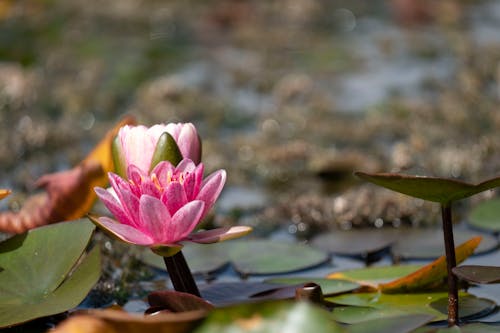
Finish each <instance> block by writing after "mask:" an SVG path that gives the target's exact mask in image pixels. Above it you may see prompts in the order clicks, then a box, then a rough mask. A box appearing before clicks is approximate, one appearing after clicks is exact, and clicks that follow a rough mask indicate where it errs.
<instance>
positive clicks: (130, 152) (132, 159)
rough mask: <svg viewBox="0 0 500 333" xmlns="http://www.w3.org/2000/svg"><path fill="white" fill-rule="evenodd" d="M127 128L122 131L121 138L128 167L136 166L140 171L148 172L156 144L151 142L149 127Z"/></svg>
mask: <svg viewBox="0 0 500 333" xmlns="http://www.w3.org/2000/svg"><path fill="white" fill-rule="evenodd" d="M126 127H127V128H126V129H124V130H123V131H120V133H119V136H120V141H121V144H122V147H123V152H124V154H125V160H126V162H127V165H130V164H134V165H136V166H137V167H138V168H139V169H141V170H143V171H145V172H147V171H148V170H149V166H150V164H151V158H152V157H153V152H154V149H155V147H156V142H153V140H151V138H150V135H149V133H148V128H147V127H145V126H126Z"/></svg>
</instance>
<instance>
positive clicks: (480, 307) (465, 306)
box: [327, 292, 496, 323]
mask: <svg viewBox="0 0 500 333" xmlns="http://www.w3.org/2000/svg"><path fill="white" fill-rule="evenodd" d="M327 300H328V301H329V302H332V303H335V304H338V305H341V306H339V307H335V308H334V310H333V316H334V318H335V320H338V321H340V322H344V323H357V322H363V321H365V320H368V319H373V318H381V317H390V316H396V315H404V314H426V315H430V316H433V320H434V321H441V320H446V318H447V304H448V294H447V293H445V292H436V293H415V294H382V293H379V292H375V293H359V294H345V295H340V296H335V297H328V298H327ZM342 305H344V307H343V306H342ZM345 306H349V307H345ZM350 307H352V308H350ZM459 307H460V317H461V318H462V319H464V318H470V317H473V316H474V317H475V316H480V315H486V314H488V313H491V311H493V310H494V309H495V307H496V304H495V303H494V302H492V301H490V300H487V299H484V298H478V297H475V296H472V295H470V294H467V293H465V292H461V293H460V295H459Z"/></svg>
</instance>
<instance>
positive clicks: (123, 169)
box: [111, 135, 127, 179]
mask: <svg viewBox="0 0 500 333" xmlns="http://www.w3.org/2000/svg"><path fill="white" fill-rule="evenodd" d="M111 156H112V157H113V166H114V172H115V173H116V174H117V175H118V176H120V177H122V178H125V179H126V178H127V166H126V162H125V155H124V153H123V151H122V145H121V143H120V138H119V137H118V135H117V136H115V138H114V139H113V141H112V143H111Z"/></svg>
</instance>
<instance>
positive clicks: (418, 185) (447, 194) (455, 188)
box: [355, 172, 500, 204]
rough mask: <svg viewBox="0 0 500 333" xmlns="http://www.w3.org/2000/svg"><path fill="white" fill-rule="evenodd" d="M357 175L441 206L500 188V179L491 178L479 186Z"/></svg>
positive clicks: (442, 180) (422, 178)
mask: <svg viewBox="0 0 500 333" xmlns="http://www.w3.org/2000/svg"><path fill="white" fill-rule="evenodd" d="M355 175H356V176H358V177H359V178H361V179H363V180H366V181H369V182H371V183H374V184H377V185H379V186H382V187H385V188H388V189H390V190H393V191H396V192H399V193H403V194H406V195H409V196H412V197H415V198H420V199H423V200H427V201H433V202H439V203H441V204H449V203H451V202H453V201H456V200H460V199H464V198H467V197H470V196H472V195H474V194H477V193H480V192H483V191H486V190H489V189H492V188H495V187H498V186H500V177H496V178H491V179H488V180H486V181H484V182H482V183H479V184H470V183H466V182H463V181H460V180H456V179H450V178H440V177H425V176H413V175H405V174H396V173H364V172H356V173H355Z"/></svg>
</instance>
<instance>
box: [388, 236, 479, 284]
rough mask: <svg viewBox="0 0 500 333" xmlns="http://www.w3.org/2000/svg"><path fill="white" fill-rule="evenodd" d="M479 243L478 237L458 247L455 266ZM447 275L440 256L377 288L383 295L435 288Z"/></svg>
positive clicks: (443, 261) (444, 263) (443, 259)
mask: <svg viewBox="0 0 500 333" xmlns="http://www.w3.org/2000/svg"><path fill="white" fill-rule="evenodd" d="M480 242H481V237H480V236H478V237H474V238H472V239H470V240H468V241H467V242H465V243H463V244H461V245H460V246H458V247H457V248H456V249H455V252H456V262H457V264H459V263H461V262H462V261H464V260H465V259H467V258H468V257H469V256H470V255H471V254H472V253H473V252H474V250H475V249H476V247H477V246H478V245H479V243H480ZM447 274H448V273H447V270H446V258H445V256H441V257H439V258H438V259H436V260H435V261H433V262H431V263H429V264H427V265H425V266H424V267H422V268H420V269H419V270H417V271H415V272H413V273H411V274H409V275H407V276H404V277H402V278H399V279H396V280H394V281H391V282H388V283H382V284H380V285H379V288H380V290H381V291H382V292H383V293H403V292H415V291H420V290H425V289H427V288H436V287H438V286H439V285H440V284H441V283H442V282H443V279H444V278H445V277H446V276H447Z"/></svg>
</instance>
